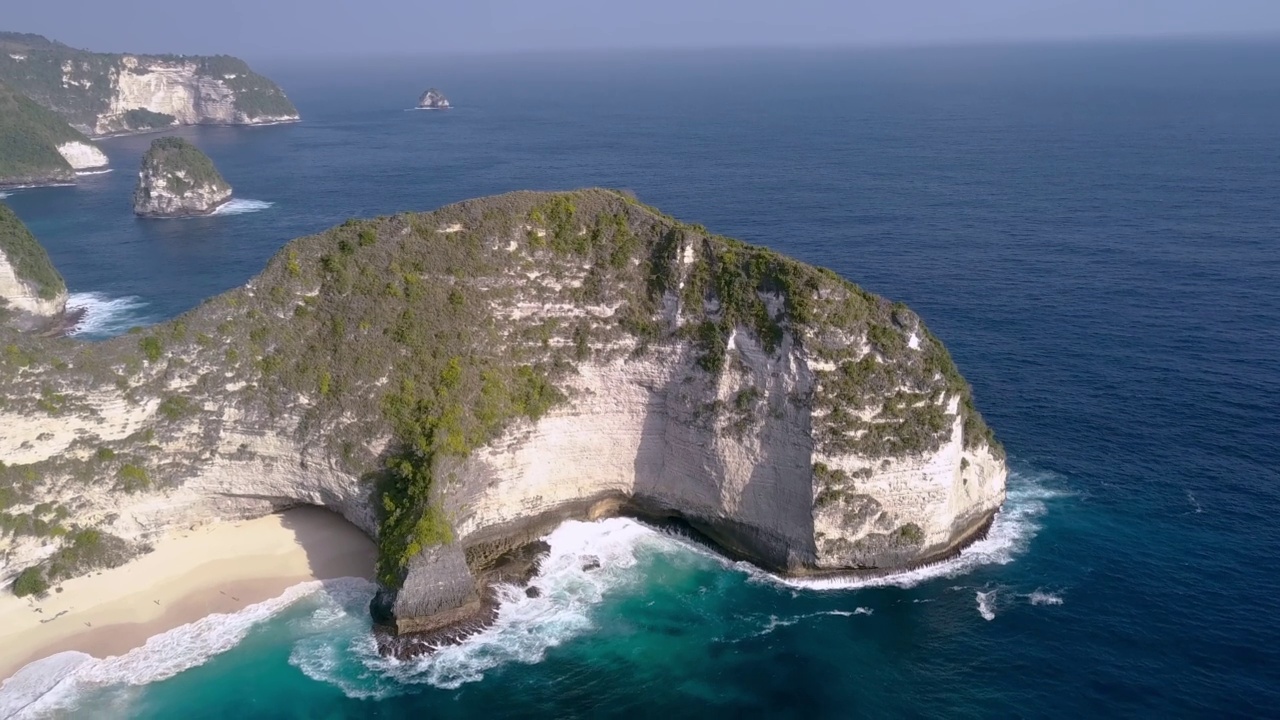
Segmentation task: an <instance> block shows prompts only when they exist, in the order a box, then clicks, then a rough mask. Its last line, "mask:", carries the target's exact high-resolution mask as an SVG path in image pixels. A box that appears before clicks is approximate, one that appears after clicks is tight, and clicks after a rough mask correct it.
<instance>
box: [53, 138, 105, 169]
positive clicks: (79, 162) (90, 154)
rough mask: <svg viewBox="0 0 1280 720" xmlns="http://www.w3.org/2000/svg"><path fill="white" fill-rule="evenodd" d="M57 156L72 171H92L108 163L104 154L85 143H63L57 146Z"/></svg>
mask: <svg viewBox="0 0 1280 720" xmlns="http://www.w3.org/2000/svg"><path fill="white" fill-rule="evenodd" d="M58 154H60V155H62V157H63V158H64V159H66V161H67V164H68V165H70V166H71V168H72V169H73V170H94V169H97V168H104V167H106V166H107V165H108V164H109V163H110V161H109V160H107V155H106V153H104V152H102V151H101V150H99V149H98V148H96V147H94V146H93V145H90V144H89V143H86V142H68V143H63V144H61V145H59V146H58Z"/></svg>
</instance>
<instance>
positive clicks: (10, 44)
mask: <svg viewBox="0 0 1280 720" xmlns="http://www.w3.org/2000/svg"><path fill="white" fill-rule="evenodd" d="M0 80H3V81H5V82H8V83H9V84H10V85H12V86H13V87H15V88H16V89H17V90H18V91H20V92H22V93H23V94H25V95H26V96H28V97H30V98H31V99H33V100H35V101H36V102H37V103H39V104H40V105H42V106H44V107H46V108H48V109H51V110H54V111H55V112H57V113H58V114H59V115H61V116H62V117H63V118H65V119H66V120H67V121H68V122H70V123H71V124H72V125H73V126H75V127H77V128H80V129H82V130H84V131H85V132H87V133H90V134H95V135H99V134H110V133H118V132H131V131H140V130H148V129H154V128H158V127H164V126H167V125H171V124H175V123H176V124H195V123H249V124H252V123H255V122H274V121H278V120H281V119H296V118H297V115H298V111H297V109H296V108H295V107H294V106H293V103H292V102H290V101H289V99H288V97H287V96H286V95H285V94H284V92H283V91H282V90H281V89H280V87H279V86H277V85H276V84H275V83H274V82H272V81H271V80H270V79H268V78H266V77H264V76H262V75H259V74H258V73H256V72H254V71H253V70H252V69H251V68H250V67H249V65H248V64H247V63H245V62H244V61H243V60H240V59H239V58H234V57H230V56H226V55H215V56H189V55H133V54H121V53H98V52H90V51H88V50H79V49H76V48H72V47H69V46H67V45H64V44H62V43H59V42H55V41H51V40H49V39H47V38H44V37H42V36H39V35H30V34H22V33H0Z"/></svg>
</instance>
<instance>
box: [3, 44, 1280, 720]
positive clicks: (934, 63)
mask: <svg viewBox="0 0 1280 720" xmlns="http://www.w3.org/2000/svg"><path fill="white" fill-rule="evenodd" d="M257 65H258V67H259V68H260V69H261V70H263V71H264V72H266V73H268V74H270V75H271V76H272V77H273V78H275V79H276V80H278V81H279V82H280V83H281V84H282V85H283V86H284V87H285V89H286V90H287V91H288V92H289V94H290V96H291V97H292V98H293V99H294V100H295V102H296V103H297V105H298V107H299V108H300V110H301V112H302V114H303V116H304V119H305V121H304V122H302V123H300V124H297V125H284V126H275V127H264V128H200V129H188V130H183V131H182V132H181V134H183V135H185V136H187V137H189V138H190V139H192V140H193V141H195V142H196V143H197V144H198V145H199V146H200V147H201V148H203V149H204V150H205V151H207V152H208V153H209V154H210V155H211V156H212V157H213V159H214V161H215V162H216V163H217V165H218V167H219V168H220V169H221V171H222V173H223V174H224V175H225V176H226V177H227V178H228V180H229V181H230V182H231V183H232V184H233V185H234V186H235V189H236V194H237V197H238V198H240V199H239V200H238V201H237V202H236V203H235V204H233V205H231V206H228V208H227V209H226V210H224V211H223V212H222V213H220V214H219V215H217V216H214V217H209V218H205V219H197V220H181V221H142V220H138V219H135V218H134V217H133V216H132V215H131V214H130V210H129V195H130V192H131V187H132V183H133V179H134V175H135V168H136V167H137V165H138V162H139V158H140V155H141V153H142V152H143V150H144V149H145V148H146V146H147V145H148V143H149V142H150V140H151V138H149V137H128V138H117V139H111V140H105V141H103V142H102V143H101V146H102V147H103V149H104V150H105V151H106V152H107V154H108V155H109V156H110V158H111V161H112V166H113V167H114V168H115V171H114V172H111V173H108V174H105V175H95V176H91V177H85V178H83V179H82V182H80V183H79V184H78V185H77V186H76V187H67V188H46V189H33V190H22V191H17V192H14V193H12V195H11V196H10V197H8V198H7V199H6V200H5V201H6V202H8V203H10V204H11V205H12V206H13V207H14V209H15V210H16V211H17V212H18V214H19V215H20V216H21V217H22V218H23V219H24V220H25V221H26V222H27V223H28V224H29V225H30V227H31V229H32V230H33V231H34V232H35V234H36V235H37V236H38V237H39V238H40V240H41V241H43V243H44V244H45V246H46V247H47V248H48V249H49V252H50V254H51V255H52V257H53V259H54V261H55V262H56V263H57V265H58V267H59V268H60V269H61V271H62V273H63V274H64V275H65V276H66V279H67V282H68V284H69V285H70V287H71V289H72V291H73V292H74V293H75V295H74V302H75V303H76V304H79V305H81V306H84V307H86V308H87V310H88V315H87V321H86V324H85V326H84V327H83V328H82V331H81V332H82V334H83V335H85V336H86V337H90V338H98V337H105V336H109V335H112V334H116V333H120V332H124V331H125V330H127V329H128V328H129V327H132V326H134V325H138V324H146V323H150V322H155V321H158V320H163V319H165V318H169V317H172V316H174V315H175V314H178V313H181V312H183V311H185V310H188V309H190V308H192V307H194V306H195V305H197V304H198V303H199V302H200V301H201V300H202V299H203V298H205V297H207V296H209V295H212V294H215V293H218V292H220V291H223V290H226V289H228V288H232V287H234V286H237V285H240V284H242V283H244V282H245V281H246V280H248V279H249V278H250V277H252V276H253V275H254V274H255V273H256V272H257V271H258V270H259V269H260V268H261V267H262V266H263V264H264V262H265V261H266V260H267V259H268V258H269V257H270V256H271V255H272V254H273V253H275V252H276V251H277V250H279V248H280V247H281V246H282V245H283V244H284V243H285V242H286V241H287V240H289V239H290V238H293V237H297V236H300V235H305V234H308V233H313V232H317V231H320V230H322V229H324V228H327V227H329V226H331V225H334V224H336V223H339V222H341V221H342V220H344V219H346V218H348V217H351V216H372V215H378V214H390V213H395V212H400V211H405V210H428V209H432V208H435V207H438V206H440V205H442V204H446V203H450V202H453V201H457V200H462V199H465V198H469V197H474V196H479V195H486V194H491V193H498V192H503V191H507V190H516V189H521V188H535V189H568V188H577V187H583V186H593V185H604V186H610V187H615V188H625V189H629V190H632V191H634V192H635V193H636V194H637V195H638V196H639V197H640V198H641V199H642V200H644V201H646V202H648V203H651V204H654V205H656V206H658V207H660V208H662V209H663V210H665V211H666V212H668V213H671V214H673V215H675V216H677V217H680V218H682V219H685V220H688V221H691V222H700V223H702V224H705V225H706V226H707V227H709V228H712V229H713V230H715V231H718V232H721V233H724V234H728V235H732V236H736V237H739V238H742V239H744V240H747V241H750V242H755V243H761V244H764V245H768V246H770V247H772V248H775V249H778V250H781V251H784V252H786V253H790V254H792V255H794V256H796V257H798V258H801V259H803V260H806V261H809V262H812V263H817V264H821V265H826V266H830V267H832V268H834V269H836V270H837V271H839V272H840V273H842V274H844V275H845V276H847V277H849V278H851V279H853V280H855V281H856V282H858V283H860V284H862V285H863V286H865V287H866V288H868V289H870V290H872V291H874V292H877V293H881V294H883V295H886V296H888V297H890V298H892V299H894V300H902V301H905V302H907V303H909V304H910V305H911V306H912V307H913V308H914V309H916V310H917V311H918V312H919V313H920V315H921V316H923V317H924V318H925V320H926V322H927V323H928V324H929V325H930V327H931V328H932V330H933V331H934V332H935V333H936V334H937V335H939V336H940V337H941V338H942V339H943V340H944V341H945V342H946V343H947V344H948V346H949V347H950V349H951V351H952V354H953V356H954V357H955V359H956V362H957V363H958V364H959V366H960V368H961V370H962V371H963V372H964V374H965V375H966V376H967V377H968V379H969V380H970V381H971V382H972V383H973V385H974V388H975V391H976V396H977V400H978V404H979V406H980V408H981V410H982V411H983V413H984V414H985V415H986V417H987V419H988V421H989V422H990V424H991V425H992V426H993V427H994V428H995V429H996V431H997V432H998V434H999V436H1000V437H1001V439H1002V440H1003V441H1004V442H1005V444H1006V446H1007V448H1008V450H1009V455H1010V463H1011V467H1012V474H1011V477H1010V480H1009V501H1008V503H1007V505H1006V506H1005V509H1004V512H1003V513H1002V514H1001V515H1000V517H999V518H998V519H997V521H996V523H995V526H994V528H993V530H992V533H991V536H990V537H989V538H988V539H986V540H984V541H982V542H980V543H978V544H977V545H975V546H974V547H973V548H971V549H970V550H968V551H966V552H965V553H964V554H963V555H962V556H961V557H960V558H958V559H956V560H953V561H950V562H947V563H944V564H942V565H939V566H935V567H932V568H928V569H925V570H921V571H916V572H912V573H907V574H904V575H901V576H898V577H893V578H888V579H884V580H879V581H876V582H874V583H857V582H837V581H832V582H826V583H788V582H782V581H779V580H777V579H775V578H772V577H770V576H768V575H766V574H764V573H761V572H759V571H757V570H755V569H753V568H751V567H750V566H746V565H741V564H733V563H730V562H727V561H725V560H723V559H721V558H719V557H717V556H715V555H714V554H712V553H710V552H709V551H707V550H706V549H704V548H702V547H700V546H698V545H696V544H693V543H691V542H689V541H687V540H685V539H683V538H681V537H679V536H675V535H670V534H664V533H661V532H658V531H655V530H653V529H650V528H647V527H645V526H643V525H639V524H637V523H634V522H632V521H628V520H621V519H617V520H609V521H605V522H600V523H591V524H585V523H569V524H566V525H565V526H562V527H561V528H560V529H558V530H556V531H555V533H554V534H553V535H552V536H551V537H550V544H551V547H552V554H551V557H550V558H549V560H548V562H547V564H546V566H545V568H544V570H543V572H542V574H541V575H540V576H539V577H538V578H537V580H536V581H535V583H536V584H538V585H539V586H540V587H541V588H542V589H543V593H542V595H541V597H539V598H533V599H531V598H527V597H525V596H524V595H523V594H522V593H519V594H517V593H514V592H513V593H512V594H511V597H510V598H509V599H508V602H506V603H505V604H504V605H503V606H502V609H501V615H500V618H499V620H498V623H497V624H496V625H495V626H494V627H493V628H492V629H490V630H489V631H487V632H485V633H484V634H482V635H480V636H478V637H476V638H474V639H472V640H470V641H468V642H466V643H464V644H462V645H460V646H457V647H452V648H449V649H446V650H444V651H442V652H440V653H439V654H437V655H435V656H432V657H430V658H426V659H423V660H420V661H415V662H407V663H399V662H394V661H388V660H383V659H380V658H379V657H377V655H376V653H375V652H374V651H373V645H372V642H371V640H370V635H369V623H368V620H367V614H366V606H367V602H368V599H369V597H370V596H371V593H372V588H371V587H369V586H368V585H367V584H365V583H363V582H361V581H354V580H351V581H340V582H331V583H327V584H324V585H322V584H310V585H305V586H299V587H297V588H294V589H293V590H291V591H290V593H289V594H287V595H286V596H284V597H282V598H280V599H278V600H275V601H271V602H269V603H265V604H263V605H260V606H255V607H253V608H250V609H248V610H246V611H244V612H242V613H239V614H237V615H233V616H213V617H210V618H206V619H205V620H203V621H201V622H200V623H198V624H197V625H196V626H195V627H186V628H180V629H178V630H176V631H173V632H171V633H167V634H166V635H163V636H159V637H156V638H153V639H152V641H151V643H149V644H148V646H147V647H145V648H142V649H140V650H137V651H134V652H132V653H129V654H128V655H126V656H124V657H121V658H116V659H110V660H93V659H89V658H88V657H87V656H83V655H77V654H74V653H71V654H63V655H59V656H56V657H54V658H51V659H50V660H47V661H44V662H43V663H41V664H38V665H35V666H32V667H30V668H29V669H28V671H27V672H25V673H23V674H22V675H20V676H19V678H18V679H17V681H15V682H13V683H11V684H10V686H9V687H7V688H6V689H5V694H4V695H0V715H3V714H4V712H3V709H6V708H7V710H9V711H12V710H14V709H16V708H17V707H19V706H22V705H25V704H26V703H28V702H32V703H33V704H31V705H30V706H27V712H28V713H31V714H39V713H42V712H47V713H52V714H54V715H59V716H60V715H69V716H71V717H87V718H89V717H91V718H101V717H130V718H226V717H233V718H238V719H240V720H249V719H250V718H276V717H285V718H345V717H352V718H366V717H368V718H392V717H397V718H398V717H431V718H464V717H465V718H479V717H483V718H523V717H554V718H594V717H637V718H643V717H656V718H663V719H664V720H670V719H673V718H683V717H696V718H701V719H704V720H705V719H707V718H720V717H726V718H748V717H767V718H859V717H868V718H882V717H884V718H906V717H928V718H935V717H938V718H941V717H946V718H1003V717H1049V718H1071V719H1077V718H1082V717H1144V718H1150V717H1209V718H1223V717H1263V716H1272V717H1275V716H1278V715H1280V621H1278V620H1277V617H1278V616H1280V522H1277V518H1278V517H1280V472H1278V470H1277V468H1280V44H1277V43H1266V42H1254V43H1244V42H1241V43H1234V44H1232V43H1224V42H1213V43H1210V42H1179V43H1140V44H1139V43H1134V44H1122V43H1106V44H1093V45H1056V46H1041V47H988V48H948V49H911V50H905V49H904V50H874V51H873V50H864V51H853V50H850V51H780V50H778V51H755V52H745V51H735V52H729V51H724V52H714V53H694V52H667V53H662V54H642V53H635V54H597V55H577V56H574V55H563V56H553V55H528V56H505V57H461V58H443V57H442V58H431V57H421V58H399V59H381V60H366V61H352V62H345V63H337V62H333V61H306V62H304V61H300V60H299V61H283V60H282V61H277V62H274V63H272V62H258V63H257ZM429 86H436V87H440V88H442V89H443V90H444V91H445V92H446V94H447V95H448V96H449V98H450V100H451V101H452V102H453V103H454V105H455V106H456V109H454V110H451V111H448V112H411V111H407V110H406V109H407V108H409V107H411V106H412V105H413V103H414V101H415V99H416V98H417V96H418V94H419V93H420V92H421V91H422V90H423V89H424V88H426V87H429ZM588 554H590V555H595V556H599V557H601V558H602V559H603V560H604V565H603V567H602V568H601V569H600V570H598V571H593V572H584V571H583V570H582V569H581V567H582V565H581V560H582V558H583V557H584V556H585V555H588ZM19 681H20V682H19ZM24 683H25V684H24ZM24 688H25V690H24ZM4 703H8V704H7V705H5V704H4Z"/></svg>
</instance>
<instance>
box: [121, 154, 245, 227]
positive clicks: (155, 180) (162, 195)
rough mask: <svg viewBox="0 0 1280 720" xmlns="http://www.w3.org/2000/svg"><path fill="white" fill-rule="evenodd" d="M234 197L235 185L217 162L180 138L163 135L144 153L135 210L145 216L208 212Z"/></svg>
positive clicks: (134, 201)
mask: <svg viewBox="0 0 1280 720" xmlns="http://www.w3.org/2000/svg"><path fill="white" fill-rule="evenodd" d="M230 199H231V185H229V184H227V181H226V180H224V179H223V178H222V175H220V174H219V173H218V170H217V168H215V167H214V166H213V161H212V160H210V159H209V156H208V155H205V154H204V153H203V152H201V151H200V149H199V148H197V147H196V146H195V145H192V144H191V143H189V142H187V141H186V140H183V139H182V138H178V137H162V138H159V139H158V140H156V141H155V142H153V143H151V148H150V149H149V150H147V153H146V154H145V155H143V156H142V169H141V170H139V171H138V187H137V189H136V190H134V192H133V212H134V213H136V214H137V215H139V216H142V217H157V218H176V217H194V216H199V215H208V214H210V213H212V212H213V211H214V210H217V209H218V208H219V207H221V206H222V205H224V204H226V202H227V201H228V200H230Z"/></svg>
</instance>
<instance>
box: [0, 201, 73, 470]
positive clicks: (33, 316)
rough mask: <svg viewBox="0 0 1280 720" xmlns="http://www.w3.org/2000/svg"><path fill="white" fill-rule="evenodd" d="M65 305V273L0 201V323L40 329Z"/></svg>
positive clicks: (55, 319)
mask: <svg viewBox="0 0 1280 720" xmlns="http://www.w3.org/2000/svg"><path fill="white" fill-rule="evenodd" d="M66 308H67V285H66V283H65V282H63V280H62V275H60V274H58V271H57V270H56V269H55V268H54V267H53V263H52V262H50V260H49V255H48V253H46V252H45V250H44V248H43V247H41V246H40V243H39V242H37V241H36V239H35V238H34V237H33V236H32V235H31V233H30V231H28V230H27V227H26V226H25V225H23V224H22V221H21V220H19V219H18V216H17V215H15V214H14V212H13V210H11V209H10V208H9V206H8V205H5V204H4V203H0V326H3V325H6V324H8V325H11V326H13V327H16V328H18V329H19V330H22V331H30V330H36V329H40V328H42V327H44V326H48V325H50V324H53V323H56V321H57V319H58V318H59V317H61V316H62V314H63V312H65V311H66ZM2 487H3V486H0V488H2ZM2 491H3V490H0V492H2Z"/></svg>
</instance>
